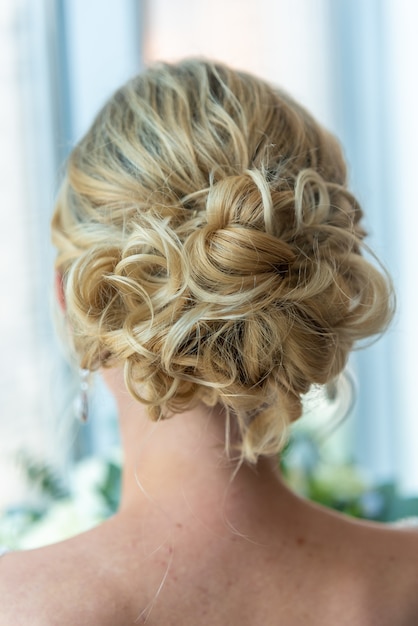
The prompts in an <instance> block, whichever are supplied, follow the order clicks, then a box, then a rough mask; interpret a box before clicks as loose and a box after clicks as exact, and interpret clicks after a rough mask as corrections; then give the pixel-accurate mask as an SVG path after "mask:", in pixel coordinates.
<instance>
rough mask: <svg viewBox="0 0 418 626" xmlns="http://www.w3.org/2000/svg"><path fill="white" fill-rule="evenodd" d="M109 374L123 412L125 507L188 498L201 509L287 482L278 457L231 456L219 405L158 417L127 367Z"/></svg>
mask: <svg viewBox="0 0 418 626" xmlns="http://www.w3.org/2000/svg"><path fill="white" fill-rule="evenodd" d="M104 378H105V381H106V384H107V385H108V387H109V388H110V390H111V391H112V393H113V395H114V396H115V400H116V403H117V406H118V412H119V422H120V432H121V441H122V449H123V467H124V469H123V480H122V494H121V502H120V512H126V511H129V512H133V513H135V512H137V513H140V512H141V511H143V510H144V506H148V505H149V503H150V502H154V503H157V502H158V503H159V505H160V506H163V507H165V506H166V505H169V506H170V510H172V509H173V507H174V508H177V507H180V508H181V507H184V506H185V504H186V503H187V507H189V508H190V507H191V508H193V510H196V511H197V510H201V509H202V508H203V509H205V508H207V507H208V506H209V503H210V502H225V499H226V498H227V497H228V498H229V496H230V497H233V499H234V501H235V502H237V500H238V495H237V494H239V493H241V494H243V501H244V502H250V501H251V497H250V493H251V491H254V492H258V491H260V489H261V487H262V489H261V490H262V491H264V490H265V489H266V488H267V489H268V488H273V489H274V490H275V491H276V490H277V489H278V488H280V487H283V488H284V486H283V485H281V483H280V481H279V480H278V472H277V462H276V460H275V459H264V460H262V461H260V462H259V463H258V464H257V466H256V467H249V466H248V465H246V464H243V465H242V466H241V467H240V468H239V469H237V465H236V463H233V462H231V461H228V460H227V458H226V455H225V432H226V418H225V414H224V412H223V411H222V409H220V408H219V407H207V406H205V405H203V404H199V405H197V406H196V407H194V408H193V409H191V410H189V411H186V412H184V413H179V414H176V415H174V416H173V417H171V418H169V419H166V420H161V421H158V422H153V421H151V419H150V418H149V416H148V414H147V409H146V407H145V406H144V405H141V404H140V403H139V402H137V401H136V400H134V399H133V398H132V397H131V395H130V394H129V393H128V391H127V390H126V387H125V384H124V381H123V373H122V371H121V370H119V369H113V370H105V371H104ZM231 494H234V495H233V496H232V495H231ZM229 499H230V498H229ZM222 514H223V513H221V512H220V515H222Z"/></svg>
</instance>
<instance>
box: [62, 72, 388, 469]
mask: <svg viewBox="0 0 418 626" xmlns="http://www.w3.org/2000/svg"><path fill="white" fill-rule="evenodd" d="M361 220H362V211H361V208H360V206H359V205H358V203H357V201H356V200H355V198H354V197H353V196H352V195H351V193H350V192H349V190H348V189H347V186H346V171H345V165H344V161H343V158H342V154H341V150H340V147H339V145H338V143H337V142H336V140H335V139H334V137H333V136H331V135H330V134H329V133H327V132H326V131H325V130H324V129H323V128H322V127H320V126H319V125H318V124H317V123H316V122H315V121H314V120H313V119H312V118H311V116H310V115H309V114H308V113H307V112H306V111H305V110H304V109H302V108H301V107H300V106H299V105H298V104H296V103H295V102H293V101H292V100H291V99H290V98H289V97H288V96H287V95H285V94H283V93H281V92H280V91H278V90H276V89H273V88H272V87H270V86H269V85H268V84H266V83H264V82H263V81H261V80H259V79H256V78H255V77H253V76H250V75H247V74H245V73H242V72H237V71H234V70H231V69H228V68H226V67H224V66H222V65H216V64H212V63H209V62H204V61H193V60H192V61H184V62H181V63H179V64H176V65H167V64H160V65H158V66H155V67H153V68H150V69H149V70H148V71H147V72H145V74H143V75H141V76H138V77H136V78H134V79H133V80H132V81H130V82H129V83H128V84H127V85H125V86H124V87H122V88H121V89H120V90H119V91H118V92H116V93H115V95H114V96H113V97H112V98H111V99H110V101H109V102H108V103H107V104H106V106H105V107H104V108H103V110H102V111H101V112H100V113H99V115H98V116H97V118H96V120H95V121H94V123H93V126H92V128H91V129H90V131H89V132H88V133H87V135H86V136H85V137H84V138H83V139H82V140H81V141H80V143H79V144H78V145H77V146H76V147H75V149H74V150H73V152H72V154H71V156H70V159H69V162H68V168H67V174H66V178H65V180H64V182H63V185H62V188H61V192H60V194H59V197H58V200H57V205H56V210H55V213H54V217H53V222H52V232H53V240H54V243H55V245H56V247H57V250H58V256H57V270H58V271H59V272H60V273H61V274H62V276H63V282H64V288H65V296H66V302H67V311H68V317H69V321H70V324H71V328H72V329H73V341H74V347H75V350H76V352H77V354H78V357H79V360H80V362H81V365H82V367H84V368H89V369H97V368H100V367H106V366H111V365H114V364H118V365H120V364H123V365H124V368H125V380H126V384H127V387H128V389H129V390H130V392H131V393H132V395H133V396H134V397H135V398H137V399H138V400H139V401H141V402H144V403H146V404H147V405H148V406H149V413H150V416H151V417H152V418H153V419H159V418H165V417H169V416H171V415H172V414H174V413H177V412H180V411H182V410H185V409H187V408H191V407H192V406H193V405H194V404H196V403H198V402H204V403H206V404H208V405H215V404H220V405H222V406H223V407H224V408H225V410H226V411H227V413H228V414H229V416H230V419H233V420H235V422H236V424H237V425H238V427H239V433H240V437H239V454H240V455H241V457H242V458H244V459H246V460H248V461H250V462H255V461H256V459H257V458H258V456H259V455H263V454H273V453H275V452H277V451H279V450H280V448H281V447H282V446H283V443H284V441H285V440H286V432H287V426H288V424H289V423H290V422H291V421H293V420H295V419H297V418H298V417H299V416H300V414H301V396H302V395H303V394H304V393H306V392H307V391H308V390H309V388H310V387H311V385H313V384H325V383H327V382H329V381H331V380H332V379H333V378H335V377H336V376H337V375H338V374H339V373H340V372H341V371H342V369H343V368H344V366H345V363H346V361H347V357H348V354H349V352H350V350H351V349H352V348H353V346H354V345H355V344H356V343H357V342H358V341H360V340H362V339H364V338H366V337H369V336H372V335H375V334H377V333H380V332H381V331H382V330H384V328H385V327H386V325H387V324H388V322H389V320H390V317H391V314H392V303H391V302H392V301H391V286H390V281H389V279H388V278H387V276H386V275H385V273H384V272H382V271H381V270H379V269H377V268H376V266H375V264H372V263H370V261H369V260H367V259H366V258H365V256H364V255H363V250H364V245H363V239H364V236H365V232H364V230H363V227H362V224H361Z"/></svg>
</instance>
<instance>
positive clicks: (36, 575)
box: [0, 534, 132, 626]
mask: <svg viewBox="0 0 418 626" xmlns="http://www.w3.org/2000/svg"><path fill="white" fill-rule="evenodd" d="M91 538H92V540H93V544H94V541H95V536H94V534H93V535H92V537H91ZM0 598H1V604H0V626H23V625H25V626H27V624H31V625H33V626H50V625H51V626H52V625H55V624H61V625H62V626H67V625H68V626H70V624H71V626H73V625H74V624H79V625H80V626H84V625H86V626H87V625H88V626H95V625H96V624H97V625H99V624H100V626H107V625H109V626H110V625H112V626H114V624H115V623H117V624H125V623H126V624H128V623H132V620H130V619H129V615H130V607H129V603H128V599H127V597H126V594H125V591H124V589H123V586H122V585H119V584H118V582H117V577H115V575H114V573H113V568H112V564H111V563H108V564H106V561H105V558H103V556H102V555H101V554H100V553H99V557H97V552H96V550H95V547H94V545H93V548H92V549H90V547H88V540H87V542H86V538H84V537H78V538H75V539H73V540H69V541H65V542H62V543H59V544H55V545H52V546H47V547H45V548H41V549H37V550H29V551H23V552H13V553H10V554H6V555H5V556H4V557H3V558H2V560H1V565H0Z"/></svg>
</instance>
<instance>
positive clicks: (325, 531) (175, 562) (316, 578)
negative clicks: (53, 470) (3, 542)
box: [0, 499, 418, 626]
mask: <svg viewBox="0 0 418 626" xmlns="http://www.w3.org/2000/svg"><path fill="white" fill-rule="evenodd" d="M295 502H297V504H296V505H295V507H294V512H293V513H292V514H289V515H288V516H287V517H288V519H287V520H286V523H285V525H286V526H287V531H288V532H287V534H286V535H284V534H283V533H282V532H281V530H282V529H283V527H284V525H283V523H282V521H281V520H279V519H278V518H277V513H278V512H279V511H278V510H277V512H275V511H274V508H275V507H274V504H271V503H270V505H269V503H268V502H266V504H265V510H264V511H263V506H261V507H259V508H258V510H254V512H253V514H250V515H249V516H248V520H247V521H248V523H246V524H245V532H246V536H244V534H243V533H242V532H241V531H240V530H239V529H237V528H235V529H234V527H233V526H232V524H231V525H230V526H228V523H227V521H226V520H225V525H224V527H223V528H222V525H221V524H218V523H214V524H211V519H210V515H208V519H207V520H203V519H201V518H200V519H199V518H196V517H195V516H194V515H193V514H191V512H190V511H188V512H185V511H183V512H182V513H178V512H176V513H175V514H174V516H172V517H171V519H170V521H169V522H168V520H167V518H166V516H165V515H161V514H155V515H154V516H152V515H150V511H147V512H146V513H147V514H146V515H144V517H142V519H141V518H136V519H132V518H131V517H130V516H125V515H124V514H123V513H121V514H118V515H116V516H115V517H114V518H112V519H110V520H108V521H107V522H106V523H104V524H103V525H102V526H100V527H98V528H96V529H94V530H92V531H89V532H88V533H84V534H83V535H80V536H78V537H76V538H74V539H71V540H67V541H65V542H62V543H60V544H56V545H53V546H49V547H46V548H42V549H39V550H34V551H29V552H22V553H13V554H10V555H7V556H6V557H5V558H4V559H2V562H1V568H0V597H1V598H2V602H1V611H0V614H1V618H0V626H11V625H13V626H21V625H22V626H23V625H25V626H26V625H27V624H31V625H33V626H50V625H56V624H60V625H62V626H66V625H67V624H68V625H70V624H71V625H72V626H73V625H74V624H77V625H79V626H84V625H86V626H87V625H88V626H96V624H97V626H99V625H100V626H128V625H130V624H141V623H143V624H144V623H146V624H149V626H174V625H175V626H178V625H181V626H206V625H208V626H227V625H234V626H235V625H236V626H258V625H259V624H263V625H265V626H279V625H280V626H282V625H284V626H305V625H307V624H309V626H334V625H338V626H346V625H347V626H348V625H350V626H351V625H356V626H374V625H376V626H415V625H416V624H417V623H418V594H417V593H416V591H417V584H418V533H414V532H412V531H411V532H408V531H401V530H392V529H389V528H386V527H384V526H378V525H375V524H367V523H358V522H353V521H351V520H348V519H346V518H344V517H342V516H339V515H336V514H334V513H331V512H328V511H326V510H324V509H322V508H320V507H316V506H312V505H311V504H308V503H305V502H303V501H296V499H295ZM267 509H269V511H267ZM267 512H268V513H269V515H268V516H266V515H265V514H266V513H267ZM266 520H267V521H266ZM206 521H207V527H206V529H205V528H204V525H205V522H206ZM275 523H276V524H277V528H278V531H277V532H275V528H274V526H275ZM139 529H140V531H139ZM202 529H203V532H202Z"/></svg>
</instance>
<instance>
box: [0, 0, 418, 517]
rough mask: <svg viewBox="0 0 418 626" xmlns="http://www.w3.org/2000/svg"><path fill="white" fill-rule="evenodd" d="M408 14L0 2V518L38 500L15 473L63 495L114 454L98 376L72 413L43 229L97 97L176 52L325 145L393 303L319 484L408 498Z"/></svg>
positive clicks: (416, 130)
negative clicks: (281, 102)
mask: <svg viewBox="0 0 418 626" xmlns="http://www.w3.org/2000/svg"><path fill="white" fill-rule="evenodd" d="M417 22H418V4H417V3H416V2H414V0H2V1H1V3H0V90H1V92H0V93H1V98H0V111H1V115H0V181H1V184H0V211H1V222H0V276H1V284H2V300H1V307H0V345H1V360H0V398H1V414H0V508H2V509H3V510H8V511H9V510H13V507H18V506H21V503H22V502H27V501H29V500H31V499H33V498H35V499H36V498H37V497H38V498H39V489H38V492H37V495H34V493H33V489H32V488H33V485H32V486H31V480H28V477H29V479H32V483H34V482H36V481H37V482H38V487H39V483H41V486H42V485H43V487H44V488H45V485H46V490H48V484H49V483H48V481H49V482H51V480H52V478H51V476H52V477H54V476H58V477H59V481H60V482H59V484H60V485H61V486H63V487H62V488H63V489H64V492H66V490H67V491H68V484H69V482H71V479H70V478H69V477H70V476H71V475H72V473H74V469H75V468H76V466H77V463H79V462H80V461H82V460H83V459H85V458H91V457H103V456H106V455H108V454H109V451H111V450H112V449H114V448H117V436H118V435H117V427H116V423H115V419H114V409H113V406H112V403H111V400H110V399H109V398H105V396H103V395H102V390H101V386H100V382H96V385H95V387H96V391H95V393H94V394H93V398H92V404H93V411H92V412H93V413H94V414H96V415H93V419H92V420H91V421H90V423H89V425H88V426H87V427H83V428H81V427H80V426H78V425H75V423H74V421H73V419H72V413H73V411H72V398H73V397H74V394H75V393H76V387H77V380H76V378H75V376H74V373H73V372H72V371H71V370H70V368H69V367H68V365H66V362H65V359H64V357H63V355H62V353H61V351H60V348H59V347H58V344H57V341H56V339H55V336H54V331H53V325H52V316H51V308H52V307H51V300H52V288H51V286H52V280H53V272H52V264H53V251H52V249H51V246H50V243H49V220H50V215H51V211H52V207H53V203H54V196H55V193H56V190H57V185H58V182H59V179H60V170H61V168H62V165H63V162H64V160H65V157H66V155H67V154H68V152H69V150H70V149H71V147H72V146H73V145H74V143H75V142H76V141H77V139H78V138H79V137H80V136H81V135H82V134H83V132H84V131H85V130H86V129H87V127H88V125H89V124H90V122H91V120H92V118H93V116H94V114H95V113H96V111H97V110H98V108H99V107H100V106H101V105H102V104H103V103H104V101H105V100H106V98H107V97H108V96H109V95H110V94H111V93H112V91H113V90H115V89H116V88H117V87H118V86H119V85H120V84H121V83H122V82H124V81H125V80H127V79H128V78H129V77H130V76H132V75H133V74H135V73H137V72H139V71H141V69H143V68H144V66H146V65H148V64H149V63H151V62H153V61H156V60H161V59H163V60H175V59H179V58H182V57H185V56H205V57H210V58H214V59H218V60H220V61H223V62H226V63H228V64H230V65H232V66H234V67H237V68H239V69H245V70H249V71H251V72H254V73H257V74H259V75H261V76H263V77H265V78H266V79H268V80H269V81H270V82H272V83H275V84H277V85H280V86H281V87H283V88H284V89H286V90H288V91H289V92H290V93H291V94H292V95H293V96H294V97H296V98H297V99H298V100H300V101H301V102H302V103H303V104H304V105H305V106H306V107H307V108H308V109H310V110H311V111H312V112H313V113H314V115H315V116H316V117H317V118H318V119H319V120H320V121H321V122H322V123H323V124H324V125H325V126H327V127H328V128H330V129H331V130H332V131H333V132H335V133H336V134H337V136H338V137H339V138H340V140H341V142H342V144H343V146H344V149H345V153H346V157H347V160H348V163H349V170H350V179H351V185H352V187H353V189H354V191H355V193H356V194H357V195H358V197H359V198H360V201H361V203H362V205H363V207H364V209H365V212H366V216H367V218H366V225H367V227H368V230H369V232H370V233H371V238H370V244H371V247H372V248H373V249H374V250H375V252H376V253H377V255H378V257H379V258H380V259H381V260H382V261H383V263H384V264H385V266H386V267H387V268H388V269H389V271H390V273H391V274H392V276H393V278H394V282H395V285H396V290H397V296H398V311H397V315H396V319H395V321H394V323H393V325H392V327H391V329H390V330H389V332H388V333H387V335H386V336H385V337H384V338H383V339H381V340H380V341H379V342H378V343H376V344H374V345H372V346H370V347H368V348H367V349H365V350H364V351H361V352H357V353H356V354H355V355H354V357H353V360H352V362H351V365H350V369H351V371H352V373H353V378H354V380H355V387H356V392H355V394H356V402H355V404H354V406H353V407H352V408H351V410H350V415H349V417H348V419H347V420H346V421H345V423H344V426H343V427H342V428H341V429H339V430H338V431H337V433H336V435H335V436H333V438H330V441H329V442H328V444H327V445H328V448H329V449H331V453H330V454H331V457H332V458H333V459H334V460H333V462H334V463H335V471H334V472H333V473H332V479H333V480H334V486H333V489H334V490H336V491H337V492H338V490H339V489H340V486H339V484H338V476H339V474H338V467H340V466H342V465H344V466H346V465H347V463H348V464H350V466H351V467H354V468H355V469H356V471H358V472H359V475H360V474H361V476H362V477H364V484H367V485H368V488H370V486H378V485H389V484H390V485H392V486H395V487H394V488H396V490H397V493H398V494H400V497H402V498H404V499H405V498H406V499H411V498H413V499H415V498H416V497H417V496H418V408H417V398H416V394H415V389H416V384H417V383H416V380H415V377H416V367H415V362H416V351H417V349H418V324H417V322H416V316H417V313H416V312H417V310H418V279H417V274H418V261H417V255H416V241H415V239H416V229H418V217H417V215H418V211H417V208H416V194H415V178H416V176H417V174H416V169H417V151H416V146H417V144H418V122H417V113H416V111H417V110H418V85H417V74H416V67H415V66H416V59H417V58H418V40H417V37H416V32H415V25H416V23H417ZM51 468H52V470H51V472H50V471H49V470H50V469H51ZM362 480H363V479H362ZM31 489H32V491H31ZM49 489H50V491H51V490H52V491H54V489H55V490H56V491H57V493H58V492H59V491H60V489H61V487H57V486H55V487H54V486H52V487H51V484H49ZM341 489H342V485H341ZM44 490H45V489H44ZM414 502H415V500H414Z"/></svg>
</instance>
